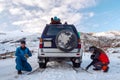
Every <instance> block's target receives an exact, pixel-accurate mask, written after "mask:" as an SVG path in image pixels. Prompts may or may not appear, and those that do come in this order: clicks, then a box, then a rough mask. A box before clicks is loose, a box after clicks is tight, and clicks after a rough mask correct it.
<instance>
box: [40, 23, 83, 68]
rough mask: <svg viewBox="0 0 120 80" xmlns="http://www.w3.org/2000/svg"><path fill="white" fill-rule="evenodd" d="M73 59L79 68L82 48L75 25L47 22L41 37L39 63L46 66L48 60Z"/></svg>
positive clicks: (75, 65)
mask: <svg viewBox="0 0 120 80" xmlns="http://www.w3.org/2000/svg"><path fill="white" fill-rule="evenodd" d="M62 60H66V61H68V60H69V61H72V63H73V67H76V68H79V67H80V65H81V62H82V49H81V42H80V37H79V34H78V32H77V30H76V28H75V26H74V25H69V24H47V25H46V27H45V29H44V30H43V33H42V35H41V38H40V44H39V52H38V63H39V67H40V68H46V64H47V62H48V61H62Z"/></svg>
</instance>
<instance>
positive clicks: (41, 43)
mask: <svg viewBox="0 0 120 80" xmlns="http://www.w3.org/2000/svg"><path fill="white" fill-rule="evenodd" d="M39 48H43V40H42V39H41V38H40V44H39Z"/></svg>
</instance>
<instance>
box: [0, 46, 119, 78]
mask: <svg viewBox="0 0 120 80" xmlns="http://www.w3.org/2000/svg"><path fill="white" fill-rule="evenodd" d="M119 49H120V48H119ZM112 50H115V49H112ZM108 56H109V58H110V61H111V62H110V70H109V72H108V73H103V72H102V71H93V70H92V67H91V68H90V69H89V70H88V71H89V72H91V73H92V74H90V73H88V72H85V71H83V70H80V71H79V72H78V73H77V72H76V71H75V70H74V69H73V68H72V67H71V65H70V62H69V63H66V62H63V63H57V62H49V63H48V65H47V68H46V69H45V70H44V71H43V72H39V71H36V72H34V73H32V74H30V75H25V74H24V75H21V76H19V77H18V76H17V71H16V70H15V58H12V59H4V60H0V69H1V71H0V80H120V72H119V71H120V53H111V51H110V52H109V53H108ZM89 57H90V53H84V55H83V62H82V65H81V66H82V67H83V68H85V67H86V66H87V65H88V64H89V63H90V59H89ZM28 61H29V63H30V64H31V65H32V67H33V70H34V69H35V68H37V67H39V66H38V63H37V49H36V51H35V52H34V53H33V56H32V57H31V58H29V60H28ZM16 76H17V77H16Z"/></svg>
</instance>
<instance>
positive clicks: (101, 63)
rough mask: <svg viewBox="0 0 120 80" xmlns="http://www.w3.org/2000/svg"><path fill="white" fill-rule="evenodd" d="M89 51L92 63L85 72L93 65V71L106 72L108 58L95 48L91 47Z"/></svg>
mask: <svg viewBox="0 0 120 80" xmlns="http://www.w3.org/2000/svg"><path fill="white" fill-rule="evenodd" d="M89 51H90V52H91V53H92V55H91V59H92V62H91V63H90V64H89V65H88V66H87V67H86V70H88V68H89V67H90V66H91V65H93V66H94V67H95V68H93V70H103V72H108V70H109V67H108V64H109V58H108V56H107V55H106V54H105V52H104V51H103V50H101V49H100V48H97V47H95V46H91V47H90V48H89Z"/></svg>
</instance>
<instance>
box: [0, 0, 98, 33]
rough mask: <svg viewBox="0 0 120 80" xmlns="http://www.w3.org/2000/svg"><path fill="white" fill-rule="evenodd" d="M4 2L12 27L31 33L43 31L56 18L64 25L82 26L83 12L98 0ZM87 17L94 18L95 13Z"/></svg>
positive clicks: (15, 0)
mask: <svg viewBox="0 0 120 80" xmlns="http://www.w3.org/2000/svg"><path fill="white" fill-rule="evenodd" d="M3 2H4V3H6V2H7V4H5V6H6V12H7V13H8V16H9V17H10V19H8V18H7V16H6V18H7V20H10V21H11V23H10V25H13V26H17V27H21V29H23V31H29V32H33V31H34V32H39V31H42V30H43V28H44V26H45V25H46V24H49V23H50V18H51V17H54V16H58V17H59V18H60V19H61V20H62V22H63V23H64V22H65V21H67V22H68V23H72V24H75V25H76V26H77V25H80V23H81V21H82V20H83V19H84V13H82V12H81V10H82V9H85V8H88V7H92V6H95V5H96V0H76V1H75V0H44V1H43V0H5V1H3ZM1 11H2V10H1ZM87 16H88V17H93V16H94V13H93V12H90V13H88V15H87ZM7 20H6V22H7ZM8 26H9V24H8ZM77 28H78V29H79V26H77ZM18 29H19V28H18Z"/></svg>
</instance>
